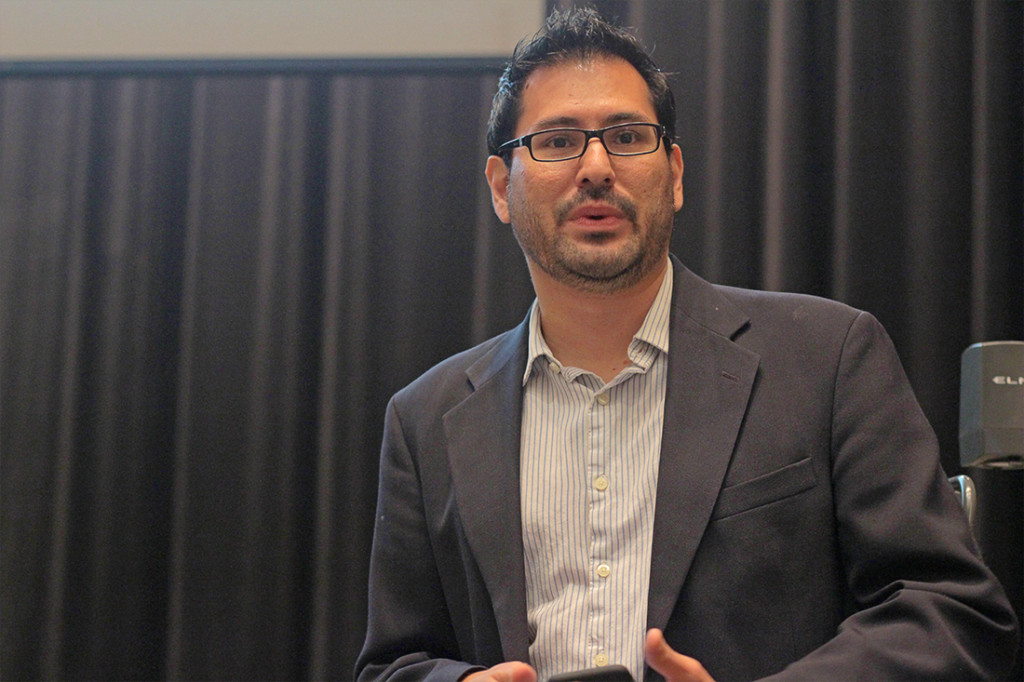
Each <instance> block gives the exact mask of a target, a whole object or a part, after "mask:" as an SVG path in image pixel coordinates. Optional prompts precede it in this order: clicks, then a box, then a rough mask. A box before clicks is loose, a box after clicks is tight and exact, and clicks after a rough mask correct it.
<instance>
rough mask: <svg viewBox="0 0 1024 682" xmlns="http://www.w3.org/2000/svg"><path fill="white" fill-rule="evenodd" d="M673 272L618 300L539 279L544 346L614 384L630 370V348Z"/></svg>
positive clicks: (660, 273)
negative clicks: (628, 367) (625, 369)
mask: <svg viewBox="0 0 1024 682" xmlns="http://www.w3.org/2000/svg"><path fill="white" fill-rule="evenodd" d="M666 267H669V263H668V258H666V259H665V260H664V262H663V265H662V267H661V268H659V269H658V270H657V271H656V272H654V273H652V274H651V275H650V276H649V277H647V278H645V279H644V280H642V281H641V282H639V283H637V284H636V285H635V286H633V287H631V288H629V289H627V290H624V291H619V292H615V293H613V294H596V293H590V292H584V291H579V290H577V289H573V288H571V287H567V286H565V285H564V284H561V283H559V282H556V281H554V280H552V279H550V278H549V277H547V276H546V275H538V274H537V273H534V277H533V281H534V289H535V291H536V293H537V301H538V304H539V305H540V313H541V329H542V331H543V333H544V340H545V341H546V342H547V344H548V347H549V348H551V352H552V353H554V355H555V357H556V358H558V361H559V362H561V363H562V364H563V365H566V366H569V367H578V368H580V369H583V370H586V371H588V372H593V373H594V374H596V375H597V376H599V377H601V379H602V380H603V381H605V382H608V381H611V380H612V379H614V378H615V377H616V376H618V374H619V372H621V371H622V369H623V368H624V367H626V366H628V365H629V363H630V360H629V356H628V350H629V344H630V343H631V342H632V340H633V337H634V336H635V335H636V333H637V331H639V329H640V327H641V325H643V322H644V318H645V317H646V316H647V313H648V311H649V310H650V309H651V304H652V303H654V299H655V298H656V297H657V295H658V291H659V290H660V288H661V284H662V282H663V280H664V277H665V268H666Z"/></svg>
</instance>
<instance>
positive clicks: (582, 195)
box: [555, 185, 636, 224]
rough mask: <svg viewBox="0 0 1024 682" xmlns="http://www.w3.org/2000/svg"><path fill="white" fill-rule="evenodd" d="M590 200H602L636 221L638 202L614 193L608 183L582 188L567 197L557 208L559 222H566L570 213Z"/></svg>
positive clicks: (631, 220) (556, 213)
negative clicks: (569, 197)
mask: <svg viewBox="0 0 1024 682" xmlns="http://www.w3.org/2000/svg"><path fill="white" fill-rule="evenodd" d="M588 201H602V202H604V203H606V204H609V205H611V206H614V207H615V208H617V209H618V210H619V211H621V212H622V214H623V215H624V216H626V218H628V219H629V220H630V222H634V223H635V222H636V204H634V203H633V202H632V201H630V200H629V199H627V198H625V197H622V196H619V195H618V194H615V193H613V192H612V188H611V187H609V186H607V185H596V186H588V187H583V188H581V189H580V190H579V191H578V192H576V195H575V196H573V197H572V198H571V199H567V200H566V201H564V202H562V203H561V204H559V205H558V206H557V207H556V209H555V217H556V218H557V221H558V223H559V224H561V223H564V222H565V221H566V219H567V218H568V217H569V214H570V213H572V212H573V211H574V210H575V209H576V208H578V207H580V206H582V205H583V204H585V203H587V202H588Z"/></svg>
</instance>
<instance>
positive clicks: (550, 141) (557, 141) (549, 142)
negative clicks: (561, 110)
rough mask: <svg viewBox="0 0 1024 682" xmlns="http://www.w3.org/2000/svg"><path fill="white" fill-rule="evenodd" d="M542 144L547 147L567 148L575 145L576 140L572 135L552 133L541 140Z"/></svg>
mask: <svg viewBox="0 0 1024 682" xmlns="http://www.w3.org/2000/svg"><path fill="white" fill-rule="evenodd" d="M540 143H541V145H543V146H545V147H553V148H555V149H567V148H569V147H573V146H575V144H576V141H575V140H574V139H573V137H572V136H571V135H550V136H545V137H544V138H542V139H541V140H540Z"/></svg>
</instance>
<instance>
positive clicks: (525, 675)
mask: <svg viewBox="0 0 1024 682" xmlns="http://www.w3.org/2000/svg"><path fill="white" fill-rule="evenodd" d="M462 682H537V671H535V670H534V669H533V668H531V667H530V666H529V665H527V664H526V663H522V662H520V661H508V662H507V663H499V664H498V665H496V666H494V667H493V668H488V669H487V670H481V671H480V672H478V673H473V674H472V675H469V676H468V677H464V678H462Z"/></svg>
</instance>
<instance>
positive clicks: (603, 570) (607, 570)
mask: <svg viewBox="0 0 1024 682" xmlns="http://www.w3.org/2000/svg"><path fill="white" fill-rule="evenodd" d="M611 572H612V568H611V566H609V565H608V564H601V565H600V566H598V567H597V575H598V576H600V577H601V578H607V577H608V576H609V575H611Z"/></svg>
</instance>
